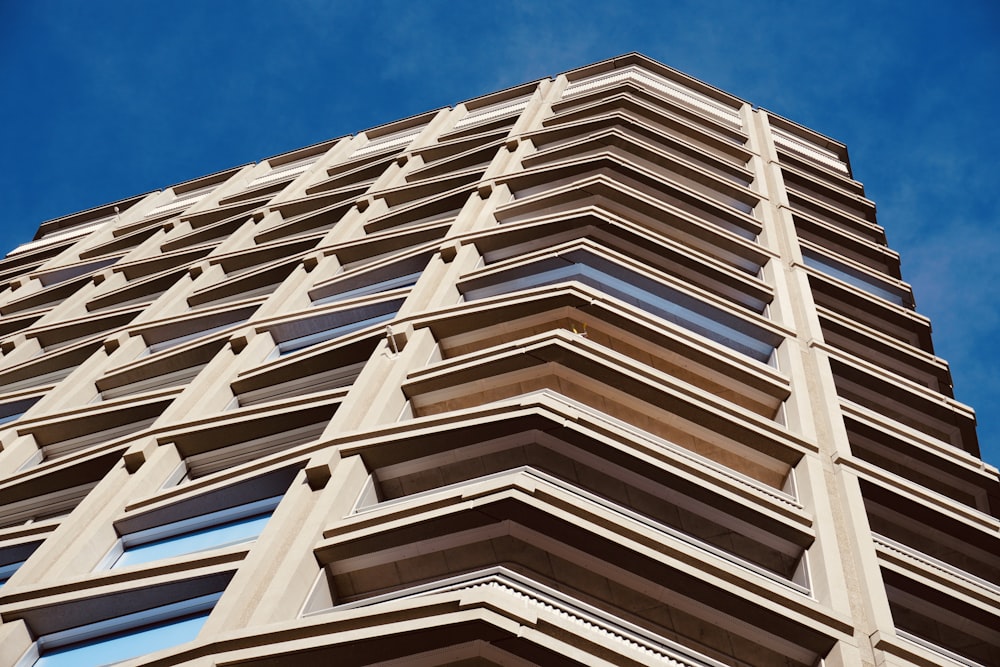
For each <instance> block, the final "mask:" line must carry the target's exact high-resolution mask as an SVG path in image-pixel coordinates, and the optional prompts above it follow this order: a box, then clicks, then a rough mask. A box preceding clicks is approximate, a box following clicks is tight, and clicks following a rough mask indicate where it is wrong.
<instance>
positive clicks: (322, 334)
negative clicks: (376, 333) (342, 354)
mask: <svg viewBox="0 0 1000 667" xmlns="http://www.w3.org/2000/svg"><path fill="white" fill-rule="evenodd" d="M395 316H396V312H395V311H393V312H391V313H383V314H382V315H376V316H375V317H369V318H367V319H364V320H359V321H357V322H349V323H347V324H342V325H340V326H337V327H333V328H332V329H325V330H323V331H317V332H316V333H313V334H309V335H308V336H300V337H299V338H292V339H289V340H286V341H283V342H281V343H278V353H277V356H285V355H286V354H291V353H292V352H298V351H299V350H303V349H305V348H307V347H312V346H313V345H319V344H320V343H323V342H325V341H328V340H333V339H334V338H338V337H340V336H346V335H347V334H349V333H351V332H352V331H357V330H359V329H363V328H365V327H367V326H371V325H374V324H378V323H379V322H387V321H389V320H391V319H392V318H393V317H395Z"/></svg>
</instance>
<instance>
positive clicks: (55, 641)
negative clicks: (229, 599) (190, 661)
mask: <svg viewBox="0 0 1000 667" xmlns="http://www.w3.org/2000/svg"><path fill="white" fill-rule="evenodd" d="M220 596H221V593H212V594H209V595H203V596H201V597H198V598H193V599H189V600H183V601H181V602H176V603H173V604H168V605H164V606H161V607H154V608H152V609H146V610H143V611H140V612H136V613H133V614H127V615H125V616H120V617H117V618H111V619H107V620H104V621H99V622H97V623H91V624H89V625H84V626H79V627H75V628H70V629H68V630H64V631H62V632H56V633H53V634H51V635H45V636H43V637H41V638H40V639H39V640H38V643H37V644H36V645H35V647H34V652H36V653H37V654H38V659H37V660H35V661H34V662H24V661H22V663H21V664H22V665H33V667H64V666H65V667H91V666H93V667H96V666H97V665H108V664H112V663H116V662H120V661H122V660H128V659H129V658H135V657H138V656H141V655H145V654H147V653H152V652H154V651H160V650H162V649H166V648H170V647H172V646H177V645H179V644H184V643H186V642H189V641H192V640H193V639H194V638H195V637H196V636H197V635H198V631H199V630H201V627H202V626H203V625H204V624H205V620H206V619H207V618H208V615H209V613H210V612H211V610H212V607H213V606H214V605H215V603H216V602H217V601H218V599H219V597H220Z"/></svg>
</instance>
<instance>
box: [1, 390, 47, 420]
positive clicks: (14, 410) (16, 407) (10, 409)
mask: <svg viewBox="0 0 1000 667" xmlns="http://www.w3.org/2000/svg"><path fill="white" fill-rule="evenodd" d="M40 398H41V396H32V397H30V398H23V399H21V400H19V401H11V402H10V403H4V404H3V405H0V426H3V425H4V424H9V423H10V422H12V421H15V420H16V419H18V418H19V417H20V416H21V415H23V414H24V413H25V412H27V411H28V409H29V408H30V407H31V406H32V405H34V404H35V403H37V402H38V399H40Z"/></svg>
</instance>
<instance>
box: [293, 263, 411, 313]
mask: <svg viewBox="0 0 1000 667" xmlns="http://www.w3.org/2000/svg"><path fill="white" fill-rule="evenodd" d="M420 274H421V271H417V272H416V273H409V274H407V275H405V276H396V277H393V278H386V279H384V280H379V281H377V282H373V283H370V284H368V285H361V286H360V287H355V288H354V289H348V290H345V291H343V292H338V293H335V294H331V295H329V296H326V297H323V298H322V299H317V300H316V301H313V305H314V306H320V305H323V304H326V303H333V302H335V301H344V300H346V299H353V298H354V297H358V296H367V295H369V294H378V293H379V292H388V291H389V290H394V289H402V288H404V287H412V286H413V285H414V284H415V283H416V282H417V278H419V277H420Z"/></svg>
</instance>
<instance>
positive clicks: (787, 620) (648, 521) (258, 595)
mask: <svg viewBox="0 0 1000 667" xmlns="http://www.w3.org/2000/svg"><path fill="white" fill-rule="evenodd" d="M0 285H2V292H0V351H2V353H3V356H2V358H0V392H2V393H0V416H2V422H3V423H2V429H3V430H0V445H2V452H0V577H2V580H5V581H6V583H4V585H3V587H2V588H0V621H2V622H0V665H3V666H8V665H18V666H20V667H27V666H28V665H32V664H36V665H41V666H45V667H54V666H58V665H68V664H72V665H74V667H80V666H82V665H89V664H101V663H105V662H114V661H116V660H120V659H124V658H130V657H133V656H136V655H138V654H145V655H144V656H143V657H141V658H137V659H136V660H135V661H134V662H130V663H129V664H139V663H141V664H149V665H157V666H167V665H190V666H194V665H198V666H207V665H240V666H242V667H271V666H277V665H296V666H297V667H305V666H307V665H327V664H336V665H344V666H347V665H358V666H360V665H372V664H376V663H377V664H379V665H393V666H400V667H401V666H404V665H407V666H411V665H453V666H456V667H457V666H459V665H461V666H463V667H464V666H468V667H471V666H473V665H511V666H516V665H529V664H539V665H546V666H548V665H577V664H579V665H684V666H691V667H718V666H720V665H731V666H741V667H743V666H769V667H770V666H774V665H781V666H786V667H793V666H796V667H799V666H813V665H825V666H826V667H847V666H854V665H871V666H874V665H884V666H903V665H974V664H980V665H998V664H1000V618H998V617H1000V556H998V554H1000V522H998V520H997V518H996V517H997V516H998V512H1000V482H998V474H997V470H996V469H995V468H993V467H991V466H989V465H987V464H985V463H983V462H982V461H981V460H980V458H979V448H978V443H977V440H976V432H975V417H974V414H973V412H972V410H971V409H969V408H968V407H966V406H964V405H962V404H960V403H958V402H956V401H955V400H954V398H953V395H952V390H951V377H950V374H949V370H948V366H947V364H946V363H945V362H944V361H943V360H941V359H939V358H938V357H936V356H934V354H933V349H932V345H931V337H930V323H929V322H928V320H927V319H926V318H924V317H922V316H921V315H919V314H918V313H917V312H916V311H915V310H914V302H913V297H912V294H911V290H910V288H909V286H908V285H907V284H906V283H904V282H902V280H901V277H900V272H899V258H898V255H897V254H896V253H894V252H893V251H892V250H891V249H889V248H888V247H887V246H886V243H885V235H884V233H883V228H882V227H881V226H879V225H878V223H877V221H876V215H875V205H874V204H873V203H872V202H871V201H869V200H868V199H866V198H865V196H864V190H863V188H862V186H861V184H860V183H858V182H857V181H855V180H854V179H853V178H852V172H851V167H850V163H849V161H848V157H847V150H846V148H845V147H844V146H843V145H842V144H840V143H838V142H837V141H834V140H832V139H829V138H827V137H824V136H821V135H819V134H817V133H815V132H813V131H811V130H808V129H806V128H804V127H802V126H800V125H797V124H795V123H793V122H791V121H789V120H786V119H784V118H781V117H779V116H776V115H774V114H772V113H770V112H768V111H765V110H763V109H760V108H755V107H753V106H752V105H750V104H749V103H747V102H744V101H743V100H740V99H737V98H735V97H733V96H731V95H729V94H727V93H724V92H722V91H720V90H717V89H715V88H713V87H711V86H709V85H707V84H704V83H701V82H699V81H696V80H694V79H692V78H690V77H688V76H685V75H683V74H681V73H679V72H676V71H674V70H672V69H670V68H668V67H665V66H663V65H661V64H659V63H656V62H654V61H651V60H649V59H647V58H645V57H643V56H640V55H637V54H631V55H626V56H623V57H620V58H615V59H613V60H608V61H605V62H601V63H597V64H595V65H591V66H588V67H583V68H581V69H577V70H573V71H571V72H568V73H565V74H561V75H559V76H557V77H555V78H552V79H542V80H540V81H533V82H530V83H527V84H524V85H522V86H518V87H515V88H511V89H508V90H503V91H500V92H497V93H494V94H491V95H487V96H484V97H480V98H477V99H473V100H470V101H467V102H463V103H461V104H457V105H455V106H454V107H451V108H443V109H439V110H435V111H431V112H428V113H426V114H423V115H420V116H415V117H412V118H407V119H404V120H401V121H398V122H395V123H391V124H389V125H385V126H382V127H376V128H374V129H370V130H366V131H364V132H360V133H358V134H356V135H352V136H346V137H342V138H339V139H335V140H331V141H328V142H325V143H323V144H319V145H315V146H309V147H307V148H302V149H299V150H296V151H292V152H290V153H286V154H283V155H279V156H276V157H273V158H269V159H266V160H262V161H261V162H259V163H257V164H251V165H245V166H242V167H237V168H234V169H231V170H228V171H225V172H220V173H217V174H211V175H209V176H204V177H201V178H197V179H195V180H192V181H188V182H185V183H181V184H178V185H174V186H172V187H168V188H165V189H163V190H162V191H158V192H154V193H150V194H146V195H142V196H138V197H132V198H130V199H125V200H122V201H118V202H114V203H112V204H108V205H106V206H102V207H99V208H96V209H92V210H89V211H84V212H82V213H76V214H73V215H69V216H67V217H64V218H59V219H57V220H52V221H49V222H45V223H43V224H42V225H41V227H40V228H39V230H38V233H37V235H36V237H35V239H34V240H33V241H31V242H29V243H26V244H24V245H22V246H20V247H19V248H16V249H15V250H14V251H12V252H11V253H10V254H9V255H8V256H7V258H6V259H4V260H2V261H0ZM39 656H40V657H39Z"/></svg>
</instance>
